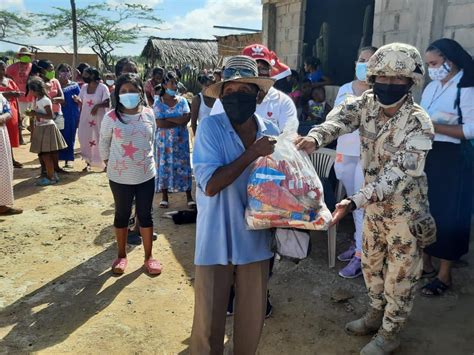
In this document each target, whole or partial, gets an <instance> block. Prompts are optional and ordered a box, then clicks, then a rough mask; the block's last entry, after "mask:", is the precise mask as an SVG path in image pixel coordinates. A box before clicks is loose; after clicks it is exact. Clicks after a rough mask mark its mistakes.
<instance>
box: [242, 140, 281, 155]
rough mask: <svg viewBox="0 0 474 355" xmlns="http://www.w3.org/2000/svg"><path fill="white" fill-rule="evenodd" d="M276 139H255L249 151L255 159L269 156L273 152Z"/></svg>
mask: <svg viewBox="0 0 474 355" xmlns="http://www.w3.org/2000/svg"><path fill="white" fill-rule="evenodd" d="M275 143H276V139H275V138H274V137H268V136H263V137H261V138H259V139H257V140H256V141H255V142H254V143H253V144H252V145H251V146H250V147H249V149H248V150H249V151H250V152H251V153H252V154H253V156H254V157H255V159H256V158H258V157H264V156H267V155H271V154H272V153H273V151H274V150H275Z"/></svg>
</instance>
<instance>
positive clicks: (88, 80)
mask: <svg viewBox="0 0 474 355" xmlns="http://www.w3.org/2000/svg"><path fill="white" fill-rule="evenodd" d="M82 80H83V81H84V82H85V83H86V84H90V83H92V78H91V77H90V76H88V77H87V78H82Z"/></svg>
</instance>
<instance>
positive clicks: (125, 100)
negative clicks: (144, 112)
mask: <svg viewBox="0 0 474 355" xmlns="http://www.w3.org/2000/svg"><path fill="white" fill-rule="evenodd" d="M119 100H120V103H121V104H122V105H123V106H124V107H125V108H127V109H129V110H131V109H134V108H136V107H137V106H138V104H139V103H140V94H137V93H129V94H120V95H119Z"/></svg>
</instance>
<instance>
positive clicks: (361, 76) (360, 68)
mask: <svg viewBox="0 0 474 355" xmlns="http://www.w3.org/2000/svg"><path fill="white" fill-rule="evenodd" d="M356 78H357V79H358V80H360V81H365V79H366V78H367V63H361V62H357V63H356Z"/></svg>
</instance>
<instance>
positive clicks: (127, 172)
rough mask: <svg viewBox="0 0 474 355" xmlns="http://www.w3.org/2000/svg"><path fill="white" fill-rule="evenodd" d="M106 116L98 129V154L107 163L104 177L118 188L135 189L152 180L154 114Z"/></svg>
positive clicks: (112, 113) (146, 109) (146, 110)
mask: <svg viewBox="0 0 474 355" xmlns="http://www.w3.org/2000/svg"><path fill="white" fill-rule="evenodd" d="M120 117H121V118H122V120H123V121H124V122H125V123H122V122H120V120H119V119H118V117H117V115H116V114H115V111H114V110H112V111H109V112H107V113H106V114H105V116H104V119H103V120H102V124H101V127H100V139H99V150H100V156H101V158H102V160H108V164H107V177H108V178H109V179H110V180H112V181H114V182H116V183H119V184H125V185H137V184H141V183H143V182H146V181H148V180H150V179H152V178H153V177H154V176H155V171H156V169H155V159H154V156H153V146H154V141H155V131H156V121H155V114H154V113H153V110H152V109H151V108H149V107H145V108H143V110H142V112H141V113H137V114H136V115H128V114H124V113H122V114H121V115H120Z"/></svg>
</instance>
